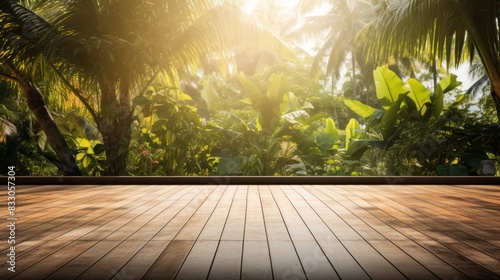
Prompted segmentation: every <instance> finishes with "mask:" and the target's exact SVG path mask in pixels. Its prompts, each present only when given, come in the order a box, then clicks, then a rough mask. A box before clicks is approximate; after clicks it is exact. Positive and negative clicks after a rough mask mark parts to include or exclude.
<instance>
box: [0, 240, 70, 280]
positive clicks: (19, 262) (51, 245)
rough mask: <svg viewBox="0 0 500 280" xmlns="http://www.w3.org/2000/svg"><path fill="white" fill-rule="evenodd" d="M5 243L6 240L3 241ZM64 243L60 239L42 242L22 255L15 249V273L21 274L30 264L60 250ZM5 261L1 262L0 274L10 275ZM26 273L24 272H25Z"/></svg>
mask: <svg viewBox="0 0 500 280" xmlns="http://www.w3.org/2000/svg"><path fill="white" fill-rule="evenodd" d="M5 243H7V242H5ZM65 245H66V244H65V242H62V241H54V240H51V241H48V242H45V243H43V244H42V245H41V246H38V247H37V248H35V249H33V250H30V254H24V255H22V257H19V256H18V254H19V251H17V250H16V267H15V270H16V274H19V275H21V274H20V273H22V272H23V271H24V270H26V269H28V268H30V267H31V266H33V265H35V264H36V263H38V262H39V261H40V260H43V259H45V258H47V257H48V256H50V255H51V254H53V253H54V252H57V251H58V250H60V249H61V248H62V247H64V246H65ZM3 256H5V257H4V260H6V259H7V257H6V254H5V255H3ZM6 266H7V263H6V262H5V261H3V262H2V269H0V276H2V279H5V278H3V276H6V275H9V276H12V273H11V272H10V271H8V270H7V268H6ZM25 275H26V274H25Z"/></svg>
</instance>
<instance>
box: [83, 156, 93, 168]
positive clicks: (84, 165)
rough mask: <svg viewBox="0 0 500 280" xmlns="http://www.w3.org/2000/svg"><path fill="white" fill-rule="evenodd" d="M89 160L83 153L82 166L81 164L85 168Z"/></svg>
mask: <svg viewBox="0 0 500 280" xmlns="http://www.w3.org/2000/svg"><path fill="white" fill-rule="evenodd" d="M90 162H91V159H90V157H89V156H87V155H85V156H84V157H83V158H82V166H83V168H87V167H89V165H90Z"/></svg>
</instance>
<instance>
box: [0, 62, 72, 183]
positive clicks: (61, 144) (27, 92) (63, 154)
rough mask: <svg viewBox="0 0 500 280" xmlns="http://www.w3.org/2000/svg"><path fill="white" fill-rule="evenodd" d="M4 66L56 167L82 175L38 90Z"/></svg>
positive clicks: (65, 171) (26, 79) (11, 67)
mask: <svg viewBox="0 0 500 280" xmlns="http://www.w3.org/2000/svg"><path fill="white" fill-rule="evenodd" d="M5 65H6V66H7V68H8V69H9V71H10V73H11V74H12V76H13V77H14V78H15V79H16V81H17V83H18V84H19V86H20V87H21V89H22V91H23V94H24V97H25V98H26V102H27V103H28V107H29V108H30V110H31V112H32V113H33V114H34V115H35V118H36V119H37V121H38V123H39V124H40V126H41V127H42V129H43V131H44V132H45V135H46V136H47V140H48V141H49V143H50V145H51V146H52V149H53V150H54V152H55V153H56V155H57V158H58V160H59V163H57V165H58V167H59V168H60V169H61V170H62V171H63V174H64V175H68V176H80V175H82V173H81V171H80V169H79V168H78V166H77V164H76V161H75V158H74V157H73V154H72V153H71V150H70V149H69V146H68V144H67V143H66V140H65V139H64V137H63V135H62V133H61V131H60V130H59V127H58V126H57V125H56V123H55V122H54V119H53V118H52V115H51V114H50V112H49V110H48V109H47V106H46V105H45V101H44V100H43V96H42V94H41V93H40V91H39V90H38V88H37V87H36V86H35V85H34V84H33V82H32V81H31V80H29V79H28V78H26V77H25V76H24V75H22V74H21V73H20V72H19V71H18V70H17V69H16V68H15V67H14V66H13V65H12V64H9V63H5Z"/></svg>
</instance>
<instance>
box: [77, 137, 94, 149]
mask: <svg viewBox="0 0 500 280" xmlns="http://www.w3.org/2000/svg"><path fill="white" fill-rule="evenodd" d="M77 141H78V145H79V146H80V148H90V146H91V144H90V141H89V140H87V139H85V138H77Z"/></svg>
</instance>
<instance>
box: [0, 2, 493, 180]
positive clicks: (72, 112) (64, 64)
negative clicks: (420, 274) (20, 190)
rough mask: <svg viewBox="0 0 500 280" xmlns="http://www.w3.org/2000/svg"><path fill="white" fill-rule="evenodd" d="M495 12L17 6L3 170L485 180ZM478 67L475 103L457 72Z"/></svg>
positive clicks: (7, 66) (2, 134) (227, 5)
mask: <svg viewBox="0 0 500 280" xmlns="http://www.w3.org/2000/svg"><path fill="white" fill-rule="evenodd" d="M497 2H498V1H495V0H488V1H481V2H480V3H479V2H477V1H472V0H464V1H454V0H442V1H441V0H440V1H403V0H391V1H378V0H356V1H345V0H318V1H298V2H297V5H295V6H294V7H293V8H292V7H288V9H287V8H286V6H288V5H289V4H286V3H284V2H279V1H270V2H269V1H268V2H265V1H260V2H259V3H253V4H251V3H250V2H249V1H243V0H238V1H215V0H214V1H211V0H192V1H191V0H190V1H179V0H113V1H111V0H107V1H97V0H63V1H47V0H21V1H14V0H5V1H2V2H1V3H0V25H1V27H2V28H1V29H0V157H1V158H2V161H1V165H0V168H2V170H7V169H6V166H9V165H12V164H15V165H16V166H17V168H16V170H19V174H21V175H42V176H50V175H57V174H59V175H88V176H106V175H133V176H149V175H155V176H173V175H176V176H210V175H233V176H234V175H249V176H298V175H303V176H323V175H344V176H345V175H349V176H354V175H441V176H443V175H478V174H479V175H480V174H481V172H482V171H481V161H483V160H497V162H498V158H499V156H500V144H499V139H500V135H499V133H500V130H499V127H498V122H499V112H500V105H499V104H500V103H499V100H500V98H499V96H500V95H499V92H500V88H498V84H500V78H498V77H499V73H500V68H499V63H500V62H499V61H498V57H500V55H499V50H498V47H499V44H500V43H499V42H498V40H499V39H498V13H499V12H498V11H499V10H498V7H499V5H498V3H497ZM248 7H253V8H252V9H248ZM278 14H279V15H280V17H276V15H278ZM410 23H411V24H410ZM304 39H306V40H305V41H306V43H304ZM310 41H312V43H313V44H314V45H316V46H317V47H318V48H317V49H314V47H312V46H311V45H310V44H309V45H308V43H307V42H310ZM466 60H469V61H471V62H473V67H472V70H471V71H472V72H473V73H475V76H476V77H477V78H478V80H477V81H476V82H475V83H474V84H473V86H472V87H471V88H470V89H466V88H463V87H462V83H461V82H460V81H466V80H467V79H468V77H467V76H465V75H463V74H460V75H459V76H457V75H454V74H451V73H449V72H448V69H449V68H448V67H447V66H453V65H462V64H461V63H463V62H464V61H466ZM485 81H489V83H485ZM485 92H486V94H484V93H485ZM2 172H4V171H0V173H2ZM2 174H3V173H2Z"/></svg>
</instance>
